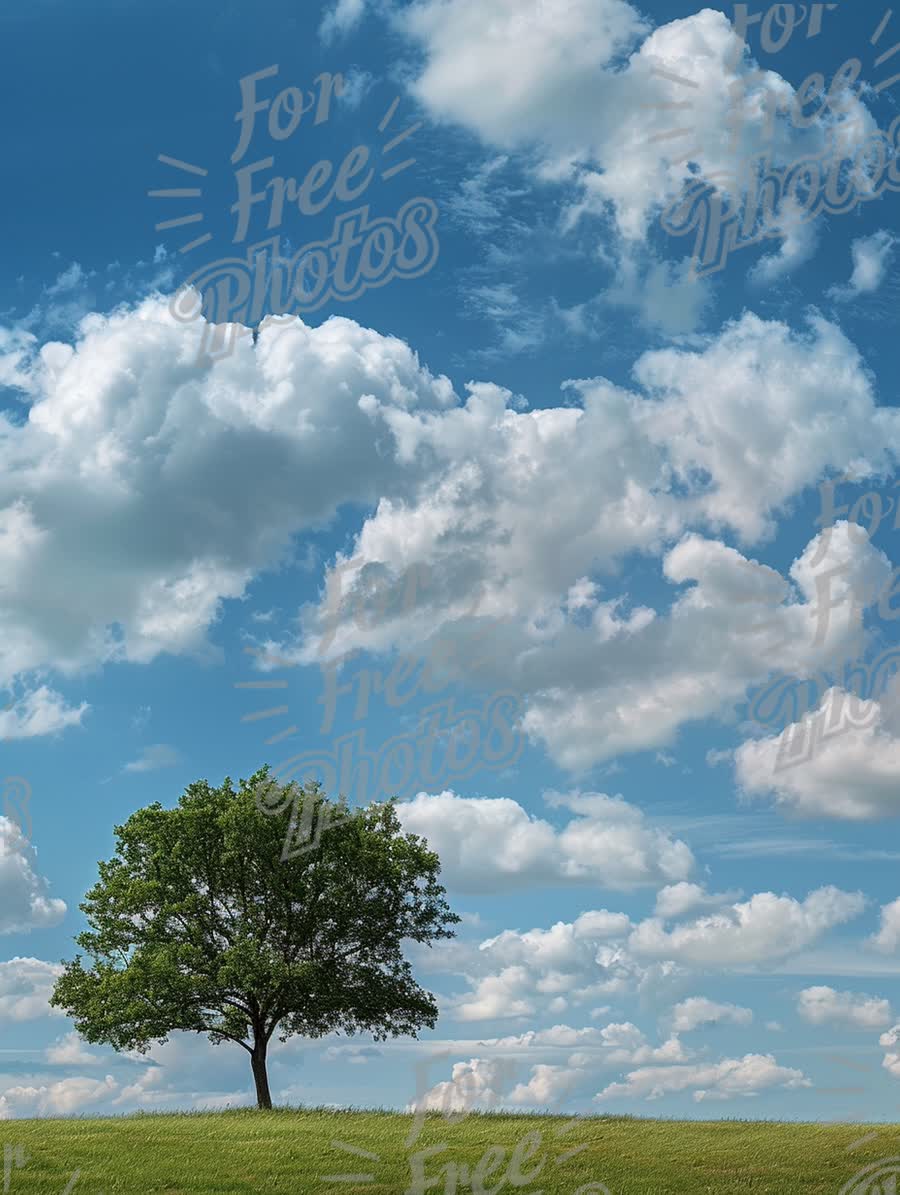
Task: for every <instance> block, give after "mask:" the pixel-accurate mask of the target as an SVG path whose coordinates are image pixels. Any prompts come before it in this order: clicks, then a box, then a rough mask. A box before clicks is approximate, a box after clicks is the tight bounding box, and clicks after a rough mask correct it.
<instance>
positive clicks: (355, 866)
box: [51, 767, 460, 1108]
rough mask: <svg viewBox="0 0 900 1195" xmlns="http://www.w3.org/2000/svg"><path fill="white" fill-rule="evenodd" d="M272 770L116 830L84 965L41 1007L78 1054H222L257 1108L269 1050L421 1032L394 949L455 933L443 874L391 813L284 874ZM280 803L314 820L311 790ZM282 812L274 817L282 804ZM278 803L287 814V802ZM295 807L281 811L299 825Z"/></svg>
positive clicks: (318, 795)
mask: <svg viewBox="0 0 900 1195" xmlns="http://www.w3.org/2000/svg"><path fill="white" fill-rule="evenodd" d="M268 770H269V769H268V767H264V768H262V769H261V770H260V771H258V772H257V773H255V775H253V776H252V777H251V778H250V780H248V781H244V780H242V781H241V785H240V789H239V791H237V792H236V791H235V790H234V789H233V788H232V784H231V779H230V778H229V777H226V779H225V781H224V783H223V784H222V785H221V787H220V788H212V787H211V786H210V785H209V784H208V783H207V782H206V781H205V780H200V781H197V782H196V783H194V784H191V785H189V787H188V788H187V790H186V791H185V793H184V795H183V796H182V797H181V798H180V800H179V802H178V805H177V807H176V808H174V809H164V808H163V807H162V805H160V804H159V803H158V802H156V803H154V804H153V805H148V806H147V807H146V808H144V809H139V810H138V811H137V812H136V813H134V814H132V815H131V817H129V818H128V820H127V821H126V822H125V824H124V825H122V826H116V827H115V834H116V838H117V845H116V852H115V855H114V857H113V858H112V859H110V860H109V861H108V862H105V863H103V862H101V863H100V864H99V870H100V879H99V881H98V882H97V883H96V884H95V885H94V887H93V888H91V890H90V891H89V892H88V893H87V895H86V897H85V900H84V902H83V903H82V905H81V909H82V911H83V912H84V914H85V916H86V918H87V921H88V924H89V926H90V929H89V930H87V931H85V932H84V933H81V934H79V935H77V937H76V939H75V941H76V943H77V945H78V946H79V947H80V948H81V949H82V950H83V951H84V952H85V953H86V954H87V956H88V957H89V959H90V965H88V966H85V965H84V964H83V963H82V958H81V955H76V957H75V959H74V961H72V962H69V963H66V962H64V964H63V965H64V967H65V970H64V973H63V974H62V975H61V976H60V978H59V979H58V980H57V983H56V986H55V988H54V992H53V996H52V998H51V1004H53V1005H55V1006H56V1007H58V1008H62V1009H63V1010H64V1011H65V1012H66V1013H67V1014H68V1015H69V1016H70V1017H72V1018H73V1019H74V1021H75V1026H76V1028H77V1030H78V1032H79V1034H80V1035H81V1036H82V1037H83V1038H84V1039H85V1040H86V1041H89V1042H94V1043H105V1044H108V1045H111V1046H113V1047H114V1048H115V1049H117V1050H126V1049H131V1050H139V1051H141V1052H142V1053H146V1052H147V1050H148V1049H149V1047H150V1044H151V1043H152V1042H154V1041H161V1042H164V1041H166V1039H167V1036H168V1034H169V1033H171V1032H172V1031H173V1030H184V1031H188V1032H195V1033H207V1034H208V1035H209V1037H210V1040H211V1041H213V1042H214V1043H219V1042H222V1041H226V1040H227V1041H234V1042H237V1043H238V1044H239V1045H241V1046H243V1048H244V1049H245V1050H247V1052H248V1053H249V1054H250V1061H251V1067H252V1071H253V1077H254V1080H255V1084H256V1095H257V1103H258V1106H259V1107H261V1108H270V1107H271V1106H272V1101H271V1096H270V1093H269V1083H268V1074H267V1069H266V1052H267V1048H268V1044H269V1041H270V1039H271V1037H272V1035H273V1034H274V1033H275V1032H276V1030H277V1031H278V1036H279V1039H280V1040H281V1041H287V1040H288V1038H289V1037H292V1036H294V1035H297V1034H299V1035H302V1036H305V1037H321V1036H323V1035H324V1034H326V1033H332V1032H342V1033H348V1034H352V1033H357V1032H360V1031H368V1032H370V1033H372V1034H373V1035H374V1037H375V1039H376V1040H378V1041H382V1040H385V1039H386V1038H387V1037H389V1036H390V1037H397V1036H399V1035H401V1034H411V1035H413V1036H416V1034H417V1031H418V1029H420V1028H422V1027H423V1026H427V1027H429V1028H433V1026H434V1024H435V1023H436V1021H437V1004H436V1002H435V1000H434V997H433V996H432V995H431V993H429V992H426V991H424V990H423V989H422V988H421V987H420V986H419V985H418V983H416V981H415V979H414V977H413V974H412V969H411V967H410V964H409V963H408V962H407V961H406V959H405V958H404V956H403V949H402V948H403V944H404V941H410V942H425V943H431V942H432V941H434V940H435V939H438V938H451V937H453V930H451V929H449V928H448V926H450V925H452V924H454V923H456V922H458V921H459V920H460V919H459V917H458V916H457V915H456V914H455V913H452V912H451V911H450V909H449V906H448V905H447V903H446V901H445V899H444V895H445V892H444V888H443V887H442V886H441V885H440V884H439V883H438V879H437V877H438V874H439V872H440V861H439V859H438V857H437V855H436V854H435V852H434V851H431V850H429V849H428V846H427V843H426V842H425V840H424V839H422V838H420V837H418V836H417V835H414V834H403V833H402V832H401V830H400V823H399V820H398V818H397V813H396V810H395V808H394V802H393V800H391V801H388V802H386V803H383V804H374V805H370V806H368V807H366V808H363V809H357V810H353V811H352V812H349V811H347V812H344V813H343V816H341V817H339V818H336V819H334V820H333V822H332V823H331V824H330V828H328V829H327V831H326V832H325V833H324V834H322V835H321V837H320V839H319V840H318V841H317V842H316V843H315V845H314V846H312V847H311V849H308V850H306V851H305V852H304V853H301V854H298V855H296V856H294V857H292V858H287V859H283V852H282V843H283V841H284V837H285V828H286V817H287V816H288V812H287V810H285V812H284V815H283V816H273V815H272V813H271V812H267V811H266V806H268V807H269V808H272V807H274V805H275V803H274V802H273V801H272V799H271V795H272V792H273V786H274V787H275V790H276V791H277V792H281V793H284V792H287V791H288V790H285V789H281V788H280V786H277V785H276V784H275V781H274V780H272V779H270V778H269V776H268ZM291 791H292V792H293V794H294V795H295V797H296V798H297V799H298V800H302V801H303V802H304V803H305V805H306V807H307V808H310V804H309V803H310V802H312V807H313V808H314V811H315V813H316V814H317V815H321V816H328V815H329V814H331V815H333V814H334V811H335V808H336V806H335V804H334V803H332V802H330V801H329V800H328V798H327V797H326V796H325V795H324V794H323V793H322V792H321V790H320V788H319V786H318V785H315V784H314V785H309V784H307V785H306V786H305V787H304V788H303V789H300V788H297V787H296V786H291ZM282 804H283V803H282ZM288 805H290V802H288ZM296 809H297V806H296V805H295V806H294V811H295V813H296Z"/></svg>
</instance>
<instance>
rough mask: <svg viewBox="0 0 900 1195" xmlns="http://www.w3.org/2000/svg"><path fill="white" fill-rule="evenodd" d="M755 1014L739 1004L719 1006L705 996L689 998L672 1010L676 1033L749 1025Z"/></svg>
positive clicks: (673, 1027)
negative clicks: (723, 1026)
mask: <svg viewBox="0 0 900 1195" xmlns="http://www.w3.org/2000/svg"><path fill="white" fill-rule="evenodd" d="M752 1020H753V1013H752V1011H751V1010H750V1009H749V1008H742V1007H741V1006H740V1005H739V1004H718V1003H716V1001H715V1000H708V999H707V998H706V997H705V996H689V997H688V999H687V1000H682V1001H680V1002H679V1003H678V1004H676V1005H675V1007H674V1008H673V1009H672V1029H673V1030H674V1032H675V1033H690V1032H691V1031H692V1030H694V1029H699V1028H700V1026H702V1025H718V1024H721V1023H727V1024H732V1025H749V1024H750V1022H751V1021H752Z"/></svg>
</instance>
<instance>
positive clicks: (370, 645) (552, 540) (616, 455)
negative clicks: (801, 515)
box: [272, 315, 898, 771]
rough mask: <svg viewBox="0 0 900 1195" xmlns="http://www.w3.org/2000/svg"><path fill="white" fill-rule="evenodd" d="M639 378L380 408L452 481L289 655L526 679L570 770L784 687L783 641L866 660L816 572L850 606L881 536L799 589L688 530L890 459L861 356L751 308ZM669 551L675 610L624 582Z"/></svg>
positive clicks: (385, 519)
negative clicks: (755, 691) (478, 645)
mask: <svg viewBox="0 0 900 1195" xmlns="http://www.w3.org/2000/svg"><path fill="white" fill-rule="evenodd" d="M634 372H635V376H636V378H637V380H638V382H639V383H640V385H641V388H642V389H643V390H644V391H645V392H646V393H647V394H652V395H654V398H653V399H649V398H646V397H641V396H640V395H638V394H634V393H629V392H625V391H622V390H621V389H619V388H617V387H613V386H611V385H610V384H609V383H606V382H604V381H602V380H600V379H597V380H594V381H590V382H588V381H582V382H580V383H577V384H575V386H574V391H575V393H576V394H577V395H578V397H579V399H580V403H581V407H580V408H567V409H542V410H540V411H535V412H526V413H518V412H515V411H513V410H511V409H510V405H509V404H510V396H509V395H504V394H503V393H502V392H500V391H499V390H497V388H494V387H490V386H488V385H486V384H481V385H479V386H477V387H473V388H472V389H471V393H470V397H469V400H468V401H467V403H466V405H465V408H457V409H455V410H454V411H452V412H438V413H435V414H434V415H423V414H420V413H418V412H414V411H411V410H406V411H403V412H400V411H394V412H390V411H386V410H384V411H383V410H381V409H380V408H378V409H376V407H375V406H373V407H371V408H370V409H371V412H372V415H373V418H376V417H377V418H378V419H383V420H384V421H385V423H386V424H387V425H388V426H389V428H390V430H391V433H392V435H393V436H394V437H395V438H396V440H397V443H398V455H399V456H400V457H401V458H402V459H407V458H409V459H419V458H420V457H421V458H423V459H429V460H434V461H444V462H446V471H441V472H440V477H441V480H438V481H437V482H434V481H432V482H431V483H430V484H429V485H428V486H427V489H423V491H422V493H421V495H420V497H419V498H418V499H417V500H415V501H411V502H405V503H401V502H397V501H394V500H393V499H387V498H386V499H383V500H382V502H381V503H380V504H379V508H378V510H377V512H376V513H375V514H374V515H373V516H372V517H371V518H369V519H368V520H367V521H366V523H365V524H364V526H363V528H362V531H361V532H360V534H359V536H358V537H357V540H356V544H355V546H354V550H353V552H352V553H351V554H350V555H348V556H347V557H344V556H339V557H338V559H337V561H336V562H335V565H334V566H333V568H332V569H331V570H330V571H329V574H328V583H327V586H326V592H327V599H325V598H323V601H322V602H321V603H318V604H316V605H314V606H310V607H307V608H305V609H304V610H303V611H302V612H301V625H302V628H303V633H302V635H301V637H300V639H299V641H298V642H296V643H291V642H286V643H278V644H273V645H272V646H273V649H275V650H277V654H278V655H279V656H281V657H282V658H287V659H288V660H296V661H297V662H300V663H312V662H314V661H319V660H321V659H322V657H323V653H324V655H325V656H326V657H336V656H338V655H341V654H343V653H344V652H347V651H350V650H354V649H364V650H365V649H368V650H373V651H389V650H392V649H394V648H395V647H401V646H402V647H403V648H404V649H407V650H410V651H413V652H415V651H421V652H422V653H423V654H425V653H426V651H427V649H428V648H430V647H431V646H432V645H434V644H436V643H441V644H443V646H444V648H445V649H446V650H445V651H444V654H443V657H442V658H443V659H446V668H447V674H448V676H457V675H458V676H461V677H467V676H468V677H471V676H473V675H474V674H475V672H476V670H477V674H478V679H479V681H480V682H481V683H483V684H484V685H485V686H498V685H505V686H509V685H513V686H514V687H515V688H516V689H517V691H519V692H520V693H521V694H522V696H523V698H524V703H525V712H524V716H523V720H522V727H523V729H524V730H525V732H526V733H527V734H528V735H529V736H530V737H532V738H533V739H534V740H535V741H537V742H540V743H541V744H542V745H544V746H545V747H546V748H547V749H548V750H549V751H550V753H551V755H552V756H553V758H554V759H555V760H556V762H558V763H561V764H562V765H563V766H564V767H566V768H569V769H571V770H573V771H578V770H580V769H584V768H587V767H590V766H591V765H592V764H594V763H597V762H600V761H602V760H603V759H608V758H611V757H613V756H615V755H617V754H620V753H622V752H624V751H634V750H641V749H646V748H650V747H653V748H660V747H664V746H666V745H668V744H670V743H671V742H672V741H673V739H674V736H675V734H676V733H677V730H678V728H679V727H680V726H681V725H683V724H684V723H686V722H689V721H691V720H695V719H701V718H706V717H712V716H716V715H717V714H719V713H721V711H722V709H723V708H726V707H728V706H729V705H732V704H735V703H737V702H738V701H740V700H742V699H743V697H744V696H745V694H746V691H747V688H748V687H749V686H750V685H753V684H756V683H760V682H762V681H763V680H764V679H765V678H766V676H767V675H768V671H769V669H770V668H772V667H773V666H774V661H775V659H776V652H775V648H776V647H777V649H778V653H777V658H778V664H779V665H780V666H782V667H786V668H788V669H796V670H797V671H798V672H799V673H801V674H804V673H806V672H808V671H809V670H810V669H812V668H815V667H816V666H818V665H819V664H820V663H822V662H824V661H826V660H829V659H833V658H834V657H835V655H836V654H837V653H840V652H842V651H845V652H846V651H848V650H849V646H850V645H851V643H853V642H856V641H857V640H858V636H859V633H860V630H861V626H862V621H861V610H860V609H858V608H857V607H856V606H855V605H854V604H853V603H852V602H850V601H848V602H847V603H846V604H845V606H844V607H835V608H834V609H832V610H831V612H830V619H829V623H828V626H827V627H826V628H825V634H824V635H822V636H821V637H820V638H819V637H817V636H818V630H819V624H818V620H817V617H816V610H817V602H818V598H819V588H820V574H821V572H822V571H823V570H829V569H830V570H832V572H833V574H834V588H833V592H834V595H835V596H839V591H843V590H846V591H847V592H848V593H849V591H850V588H851V585H856V587H857V588H858V587H859V584H860V583H861V580H860V579H861V578H866V579H867V578H868V577H869V576H870V574H872V573H873V572H874V571H877V569H879V568H881V567H882V566H883V564H884V560H883V557H882V555H881V554H880V553H878V552H877V551H876V549H875V548H873V547H872V545H871V544H868V543H861V542H859V537H858V536H856V537H853V536H851V535H850V534H849V532H848V529H847V528H846V527H843V528H842V527H841V526H836V527H834V528H831V529H829V530H830V534H829V539H828V543H827V544H824V545H822V543H821V541H820V540H819V539H818V538H817V539H814V540H813V541H812V543H811V544H810V545H809V547H808V548H807V549H806V551H805V552H804V553H803V554H802V555H801V557H800V558H798V560H797V561H795V562H794V565H793V566H792V568H791V571H790V577H789V579H786V578H784V577H781V576H780V574H778V573H777V572H776V571H775V570H773V569H771V568H768V567H766V566H764V565H761V564H758V563H757V562H755V561H754V560H752V559H750V558H748V557H746V556H744V555H743V554H741V553H740V552H739V551H737V550H736V549H735V548H732V547H729V546H726V545H725V544H724V543H721V542H719V541H717V540H714V539H710V538H708V537H706V536H703V535H700V534H698V533H696V532H693V533H688V534H685V533H684V529H685V527H686V526H687V525H688V524H690V523H700V524H704V525H705V526H707V527H708V528H709V529H710V530H712V529H716V528H723V529H724V528H730V530H731V531H732V532H734V533H735V534H736V535H737V536H738V537H739V538H741V539H744V540H747V541H752V540H755V539H759V538H760V537H763V536H765V535H767V534H769V533H770V532H771V530H772V529H773V527H774V514H775V513H776V512H777V511H778V510H779V509H781V508H783V506H784V504H785V503H787V502H788V501H789V499H790V497H791V496H792V495H795V494H796V493H798V492H800V491H801V490H803V489H804V488H806V487H807V486H809V485H812V484H814V483H815V481H816V480H817V479H818V478H819V477H820V476H821V475H822V473H823V472H825V471H827V469H829V468H830V467H832V464H833V463H834V462H835V461H836V460H841V461H843V462H845V463H846V464H847V465H848V466H849V462H850V461H853V462H855V463H856V467H858V468H860V469H861V471H862V472H864V473H865V472H868V473H871V472H873V471H877V470H883V469H887V468H889V462H890V461H891V460H892V459H893V456H892V452H893V449H891V450H888V449H886V447H885V446H886V445H889V444H891V443H892V442H896V440H897V434H898V429H897V428H895V421H896V416H895V413H894V412H892V411H889V410H887V409H883V410H880V409H877V408H876V407H875V405H874V403H873V398H872V393H871V381H870V379H869V377H868V376H867V374H866V371H865V369H864V368H863V367H862V363H861V361H860V359H859V357H858V354H857V353H856V351H855V349H853V348H852V346H850V345H849V343H848V342H847V341H846V340H845V339H844V338H843V336H842V335H841V334H840V332H839V331H838V330H837V329H836V328H834V327H833V326H832V325H828V324H827V323H825V322H824V321H821V320H819V319H818V318H815V319H813V320H812V321H811V329H810V332H809V334H808V335H806V336H802V335H801V336H798V335H796V334H794V333H792V332H790V331H789V329H788V328H787V327H786V326H784V325H780V324H776V323H771V322H766V321H762V320H758V319H757V318H756V317H754V316H750V315H745V316H744V317H742V318H741V319H740V320H738V321H736V322H735V323H734V324H732V325H729V327H728V328H726V329H725V330H723V332H722V334H721V335H720V336H718V337H715V338H708V339H707V340H706V341H705V346H704V347H703V348H702V349H701V350H697V349H692V350H690V351H688V350H684V349H678V350H675V349H671V350H664V351H659V352H653V353H647V354H645V355H644V356H643V357H642V358H641V359H640V361H639V362H638V364H637V366H636V367H635V371H634ZM751 396H752V401H750V397H751ZM811 411H816V412H817V413H818V414H820V415H821V416H822V417H821V418H817V419H816V420H814V421H813V420H810V418H809V417H808V415H809V412H811ZM874 427H878V428H879V432H878V434H877V435H875V434H873V432H872V429H873V428H874ZM839 429H840V430H839ZM598 446H599V447H598ZM588 449H589V451H588ZM598 451H599V452H600V453H601V458H602V464H603V468H602V469H599V470H598V467H597V465H598V461H597V452H598ZM463 456H464V457H465V463H459V462H460V460H461V458H462V457H463ZM582 458H583V459H582ZM563 474H564V475H565V476H563ZM675 486H677V492H676V490H675V488H674V487H675ZM551 508H552V511H553V518H552V520H550V519H549V518H548V517H547V511H548V510H550V509H551ZM823 535H824V532H823ZM667 542H671V543H673V544H674V546H673V547H671V549H670V550H669V551H668V552H667V553H666V554H665V555H664V557H663V564H662V568H663V577H664V579H665V581H666V582H668V583H669V584H670V585H671V586H673V587H675V586H678V587H682V588H680V590H679V591H676V593H675V599H674V601H673V602H672V604H671V606H670V608H669V609H668V610H667V611H666V612H662V611H657V610H653V609H650V608H648V607H646V606H641V605H638V604H637V603H634V602H632V601H631V600H630V597H629V594H628V593H627V590H623V589H620V588H619V587H618V586H613V585H612V584H611V583H610V581H609V576H610V575H612V574H613V572H614V569H615V567H616V565H617V562H618V561H620V560H621V558H622V557H623V555H624V553H626V552H627V551H628V550H632V551H634V550H637V551H644V552H648V553H650V552H652V553H659V552H660V551H664V549H665V545H666V543H667ZM822 546H824V547H825V554H824V563H823V561H822V560H821V559H819V557H820V556H821V552H820V548H821V547H822ZM813 561H815V564H814V563H813ZM416 568H419V569H420V570H422V572H423V573H424V576H425V583H423V584H419V585H417V586H416V588H415V600H414V601H412V602H409V603H405V602H401V601H400V600H399V598H398V600H396V601H395V602H394V603H393V606H392V608H391V609H389V610H388V611H387V612H386V614H385V616H384V617H382V618H379V619H378V620H377V623H370V624H369V625H366V626H360V625H358V620H357V621H354V620H353V619H352V618H351V617H350V613H351V611H352V610H353V609H354V608H355V606H354V604H355V603H358V602H359V601H360V595H361V594H364V593H365V592H366V591H367V589H368V588H369V587H371V585H372V584H373V582H374V580H376V579H378V578H387V579H389V581H390V584H389V585H388V592H393V593H394V596H395V597H397V595H399V594H401V593H403V592H407V591H408V586H409V581H410V577H411V576H413V575H415V574H414V570H415V569H416ZM840 570H845V571H846V573H847V576H846V577H844V576H843V575H842V574H840ZM604 574H606V576H605V577H604ZM595 578H596V579H595ZM573 587H575V589H576V590H577V592H578V593H579V595H580V597H579V604H578V605H577V607H573V606H572V605H571V604H570V603H569V600H568V597H569V593H570V591H572V589H573ZM605 587H606V588H607V589H608V590H609V592H608V593H607V592H604V588H605ZM842 587H843V590H842ZM473 599H474V600H473ZM476 628H477V629H478V631H479V633H482V632H487V631H490V633H491V642H492V645H493V647H494V648H495V651H494V652H493V653H492V657H493V658H490V659H488V660H485V659H484V657H483V654H482V653H480V652H479V651H478V650H476V649H475V648H474V647H473V643H474V639H473V631H474V630H475V629H476ZM766 636H768V637H766ZM482 642H483V639H482ZM763 649H765V650H763ZM767 653H768V654H767Z"/></svg>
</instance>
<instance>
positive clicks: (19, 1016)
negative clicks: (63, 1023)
mask: <svg viewBox="0 0 900 1195" xmlns="http://www.w3.org/2000/svg"><path fill="white" fill-rule="evenodd" d="M62 971H63V969H62V967H61V966H60V965H59V964H58V963H46V962H44V961H43V959H37V958H18V957H16V958H12V959H8V960H7V961H6V962H2V963H0V1020H4V1021H30V1020H33V1019H34V1018H36V1017H46V1016H62V1015H63V1014H62V1012H61V1011H60V1010H59V1009H56V1008H51V1007H50V1005H49V1003H48V1001H49V999H50V995H51V993H52V991H53V985H54V983H55V982H56V980H57V979H58V978H59V976H60V975H62Z"/></svg>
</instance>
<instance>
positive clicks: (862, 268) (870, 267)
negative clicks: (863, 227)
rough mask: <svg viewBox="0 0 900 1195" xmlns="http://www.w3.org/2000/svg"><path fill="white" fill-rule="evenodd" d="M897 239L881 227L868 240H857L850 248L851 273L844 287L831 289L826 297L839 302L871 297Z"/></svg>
mask: <svg viewBox="0 0 900 1195" xmlns="http://www.w3.org/2000/svg"><path fill="white" fill-rule="evenodd" d="M896 245H897V238H896V237H895V236H894V235H893V233H890V232H888V231H887V230H886V229H884V228H881V229H879V230H878V232H874V233H872V235H871V236H868V237H857V238H856V240H855V241H854V242H853V243H852V244H851V246H850V255H851V257H852V259H853V273H852V274H851V275H850V281H849V282H848V283H847V285H846V286H833V287H832V288H831V290H830V291H829V292H828V294H829V297H830V298H832V299H837V300H839V301H843V300H846V299H855V298H858V296H859V295H868V294H872V292H873V291H876V290H878V288H879V287H880V286H881V284H882V282H883V281H884V278H885V274H886V273H887V269H888V266H889V265H890V264H891V261H892V259H893V256H894V250H895V248H896Z"/></svg>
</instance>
